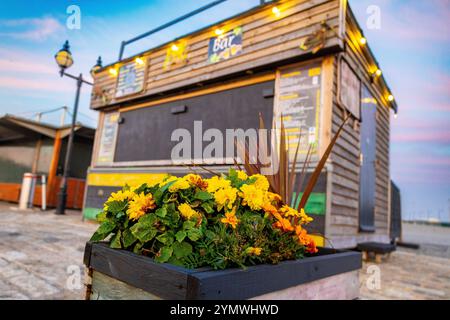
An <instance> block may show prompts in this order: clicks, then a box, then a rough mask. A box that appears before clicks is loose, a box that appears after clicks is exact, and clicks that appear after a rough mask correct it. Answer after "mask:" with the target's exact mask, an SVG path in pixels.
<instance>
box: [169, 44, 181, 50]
mask: <svg viewBox="0 0 450 320" xmlns="http://www.w3.org/2000/svg"><path fill="white" fill-rule="evenodd" d="M179 49H180V48H178V46H177V45H176V44H173V45H172V47H171V50H172V51H178V50H179Z"/></svg>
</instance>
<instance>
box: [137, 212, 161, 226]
mask: <svg viewBox="0 0 450 320" xmlns="http://www.w3.org/2000/svg"><path fill="white" fill-rule="evenodd" d="M156 220H158V218H157V217H156V216H155V215H154V214H146V215H145V216H143V217H141V218H140V219H139V222H138V224H140V225H142V226H146V227H153V224H154V223H155V222H156Z"/></svg>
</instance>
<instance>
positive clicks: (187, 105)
mask: <svg viewBox="0 0 450 320" xmlns="http://www.w3.org/2000/svg"><path fill="white" fill-rule="evenodd" d="M91 108H92V109H94V110H97V111H99V113H100V117H99V125H98V130H97V134H96V139H95V145H94V151H93V157H92V164H91V167H90V169H89V173H88V178H87V189H86V197H85V205H84V214H85V216H86V217H90V218H93V217H95V215H96V214H97V213H98V212H99V211H101V208H102V204H103V202H104V201H105V200H106V198H107V197H108V195H109V194H110V193H111V192H112V191H115V190H117V189H119V188H121V187H122V186H123V185H125V184H126V183H128V184H137V183H140V182H145V181H151V180H152V179H155V178H157V177H159V176H160V175H161V174H164V173H172V174H184V173H186V172H187V171H189V169H188V168H187V167H186V166H184V165H180V164H177V163H174V162H173V161H172V160H171V149H172V148H173V146H174V145H176V144H177V142H173V141H171V134H172V132H173V131H174V130H175V129H177V128H185V129H188V130H189V131H191V132H193V131H194V121H202V125H203V131H204V130H206V129H208V128H216V129H219V130H221V131H224V130H225V129H227V128H242V129H244V130H245V129H248V128H258V114H259V113H261V114H262V115H263V117H264V119H265V123H266V124H271V123H274V122H275V121H276V120H277V118H279V116H280V114H283V116H284V119H285V123H286V127H287V131H288V133H289V135H290V137H289V139H290V140H289V141H290V145H291V146H292V148H293V149H294V151H295V147H294V146H296V145H297V141H298V139H299V133H300V132H302V135H301V139H302V140H301V147H300V154H301V157H300V159H299V163H298V170H299V171H300V170H301V167H302V163H303V162H304V160H305V157H306V153H307V150H308V149H309V146H310V145H312V162H311V167H314V162H315V161H318V159H319V158H320V156H321V155H322V154H323V153H324V151H325V149H326V147H327V145H328V144H329V142H330V140H331V138H332V136H333V134H334V132H335V131H336V130H337V128H338V127H339V125H340V124H341V123H342V121H343V119H344V117H345V115H346V114H351V118H350V121H349V122H348V124H347V125H346V127H345V130H344V132H343V134H342V135H341V137H340V138H339V140H338V142H337V145H336V146H335V147H334V149H333V153H332V155H331V156H330V159H329V161H328V164H327V166H326V169H325V170H324V171H323V173H322V176H321V177H320V179H319V183H318V184H317V186H316V189H315V190H314V193H313V195H312V197H311V198H310V201H309V202H308V204H307V207H306V211H307V213H308V214H310V215H311V216H312V217H313V218H314V222H313V223H312V225H311V230H310V232H316V233H318V234H320V235H322V236H323V237H321V238H320V239H319V243H318V244H319V245H321V246H329V247H334V248H354V247H356V246H357V244H358V243H361V242H366V241H377V242H384V243H388V242H389V241H390V235H389V225H390V210H389V208H390V172H389V143H390V112H391V109H392V110H394V112H397V106H396V103H395V100H394V99H393V96H392V93H391V91H390V90H389V88H388V86H387V84H386V82H385V79H384V77H383V74H382V73H381V71H380V67H379V65H378V63H377V61H376V59H375V57H374V56H373V54H372V52H371V50H370V48H369V45H368V43H367V41H366V40H365V38H364V37H363V34H362V31H361V29H360V27H359V26H358V23H357V21H356V19H355V17H354V15H353V13H352V12H351V10H350V8H349V6H348V4H347V1H345V0H281V1H273V2H270V3H267V4H262V5H260V6H257V7H255V8H253V9H251V10H249V11H247V12H244V13H242V14H239V15H237V16H235V17H232V18H230V19H228V20H225V21H221V22H218V23H216V24H214V25H212V26H210V27H207V28H204V29H202V30H199V31H197V32H194V33H191V34H188V35H185V36H182V37H180V38H178V39H174V40H173V41H170V42H168V43H166V44H164V45H161V46H159V47H157V48H153V49H150V50H148V51H146V52H143V53H142V54H139V55H136V56H133V57H130V58H127V59H123V60H121V61H118V62H117V63H114V64H111V65H108V66H105V67H103V68H102V69H101V70H99V71H98V72H97V74H96V76H95V85H94V90H93V93H92V101H91ZM193 134H194V132H193ZM205 145H207V143H205ZM204 165H205V166H208V167H210V168H211V169H213V170H214V171H218V172H225V171H227V168H228V167H229V166H230V165H233V160H232V159H227V158H223V159H222V162H221V163H215V164H214V165H210V164H208V163H204ZM325 239H326V240H325Z"/></svg>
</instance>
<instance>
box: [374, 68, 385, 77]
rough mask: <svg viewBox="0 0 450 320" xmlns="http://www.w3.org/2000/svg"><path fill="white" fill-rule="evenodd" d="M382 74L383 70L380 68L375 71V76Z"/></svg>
mask: <svg viewBox="0 0 450 320" xmlns="http://www.w3.org/2000/svg"><path fill="white" fill-rule="evenodd" d="M382 74H383V72H382V71H381V70H380V69H377V71H375V75H376V76H377V77H379V76H381V75H382Z"/></svg>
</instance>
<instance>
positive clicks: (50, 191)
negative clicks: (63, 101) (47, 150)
mask: <svg viewBox="0 0 450 320" xmlns="http://www.w3.org/2000/svg"><path fill="white" fill-rule="evenodd" d="M61 142H62V139H61V131H59V130H58V131H56V136H55V142H54V143H53V154H52V160H51V162H50V168H49V170H48V187H47V199H48V203H49V205H52V204H53V205H55V204H56V203H55V199H56V198H55V195H56V189H57V186H55V181H56V171H57V170H58V163H59V155H60V153H61Z"/></svg>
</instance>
